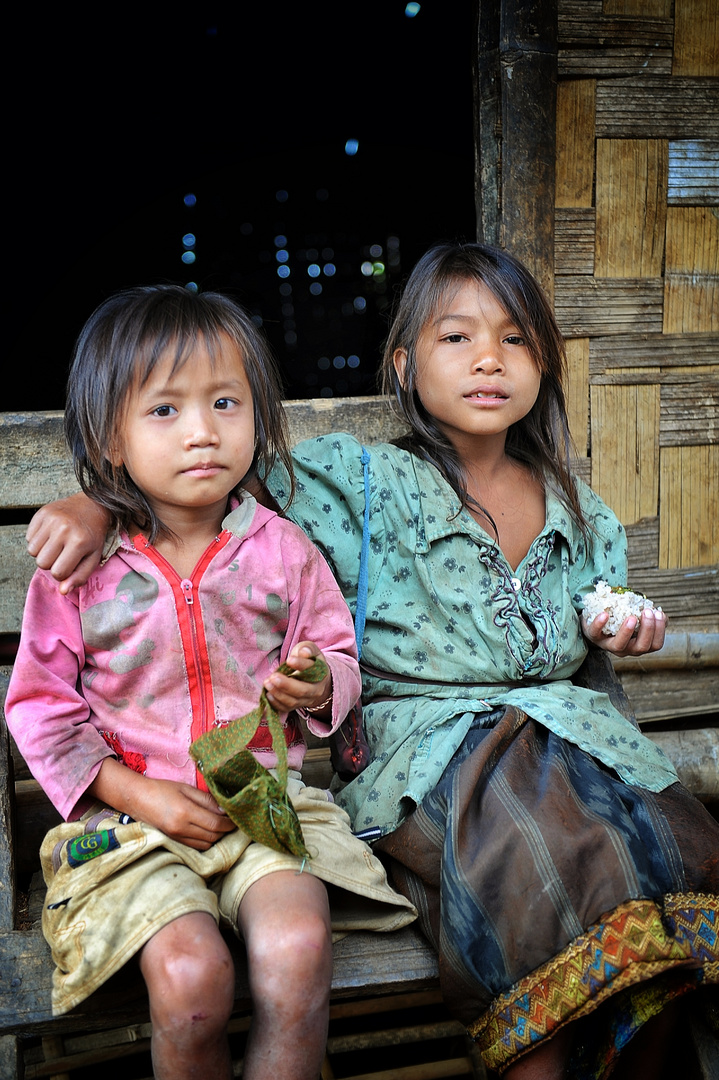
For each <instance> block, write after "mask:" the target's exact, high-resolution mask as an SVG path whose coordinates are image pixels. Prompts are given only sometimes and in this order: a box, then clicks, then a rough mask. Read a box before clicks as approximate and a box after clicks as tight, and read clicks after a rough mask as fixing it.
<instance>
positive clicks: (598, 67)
mask: <svg viewBox="0 0 719 1080" xmlns="http://www.w3.org/2000/svg"><path fill="white" fill-rule="evenodd" d="M557 70H558V72H559V75H560V76H562V75H564V76H568V77H570V78H575V79H576V78H580V77H583V78H594V79H607V78H611V77H616V78H622V77H623V78H627V77H629V76H631V75H663V76H665V77H668V76H670V75H671V71H672V50H671V47H670V46H667V45H662V44H657V45H625V46H621V45H613V46H612V45H609V46H607V47H602V48H598V47H597V46H596V45H595V44H593V43H592V42H591V41H588V42H586V43H584V44H583V45H579V44H577V45H567V46H564V47H562V46H560V48H559V53H558V56H557Z"/></svg>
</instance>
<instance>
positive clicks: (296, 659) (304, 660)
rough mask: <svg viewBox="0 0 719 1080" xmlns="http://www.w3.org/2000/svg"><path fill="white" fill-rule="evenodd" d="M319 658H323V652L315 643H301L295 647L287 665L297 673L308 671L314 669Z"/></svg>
mask: <svg viewBox="0 0 719 1080" xmlns="http://www.w3.org/2000/svg"><path fill="white" fill-rule="evenodd" d="M318 656H322V652H321V651H320V649H318V648H317V646H316V645H315V643H314V641H300V642H298V643H297V645H294V646H293V648H292V650H291V652H290V654H289V656H288V657H287V663H288V664H290V665H291V666H292V667H294V668H296V669H297V671H306V670H307V668H309V667H312V665H313V664H314V662H315V660H316V659H317V657H318Z"/></svg>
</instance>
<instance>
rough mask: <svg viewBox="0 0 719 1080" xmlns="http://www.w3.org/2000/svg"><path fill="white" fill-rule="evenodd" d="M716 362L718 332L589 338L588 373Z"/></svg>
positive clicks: (717, 362) (718, 360)
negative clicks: (716, 333) (630, 367)
mask: <svg viewBox="0 0 719 1080" xmlns="http://www.w3.org/2000/svg"><path fill="white" fill-rule="evenodd" d="M709 364H719V336H717V335H715V334H691V335H687V334H651V335H648V334H626V335H623V336H622V337H594V338H591V339H590V342H589V376H590V378H592V377H593V376H597V375H603V374H605V373H606V372H608V371H612V370H615V369H616V368H624V367H627V365H631V366H632V367H633V368H640V367H648V368H655V369H656V368H657V366H658V365H661V368H662V369H666V368H673V367H682V368H690V367H694V366H700V365H709Z"/></svg>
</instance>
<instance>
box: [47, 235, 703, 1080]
mask: <svg viewBox="0 0 719 1080" xmlns="http://www.w3.org/2000/svg"><path fill="white" fill-rule="evenodd" d="M563 374H564V350H563V344H562V340H561V337H560V334H559V331H558V329H557V326H556V323H555V321H554V318H553V315H552V313H551V310H550V308H549V306H548V304H547V302H546V300H545V298H544V296H543V294H542V293H541V290H540V289H539V287H538V285H537V284H536V282H535V281H534V279H533V278H532V277H531V275H530V274H529V273H528V272H527V270H526V269H525V268H524V267H523V266H521V264H519V263H518V262H517V261H516V260H514V259H513V258H512V257H511V256H509V255H508V254H507V253H505V252H503V251H500V250H496V249H493V248H489V247H485V246H481V245H477V244H467V245H442V246H439V247H437V248H434V249H432V250H431V251H430V252H428V253H427V255H425V256H424V257H423V258H422V259H421V260H420V262H419V264H418V265H417V267H416V268H415V270H414V271H413V273H412V275H411V276H410V279H409V282H408V284H407V287H406V289H405V292H404V295H403V297H402V300H401V302H400V304H399V306H398V309H397V312H396V315H395V318H394V321H393V324H392V327H391V331H390V335H389V339H388V342H387V346H386V349H385V356H384V388H385V390H386V391H387V392H388V393H389V394H390V395H391V397H392V398H393V400H394V402H395V405H396V407H397V409H398V410H399V413H400V416H401V417H402V418H403V419H404V420H405V421H406V423H407V426H408V432H407V434H406V435H405V436H404V437H403V438H401V439H399V440H397V441H396V442H395V443H393V444H387V445H381V446H375V447H372V448H371V459H370V463H369V468H370V474H371V483H370V518H369V521H370V533H371V544H370V562H369V585H368V600H367V621H366V628H365V634H364V639H363V648H362V669H363V700H364V702H365V709H364V722H365V726H366V729H367V733H368V737H369V741H370V745H371V748H372V751H373V761H372V762H371V764H370V766H369V767H368V768H367V769H366V770H365V772H364V773H362V774H361V775H360V776H359V777H358V778H356V779H355V780H354V781H353V782H352V783H350V784H349V785H347V786H346V787H345V788H344V789H343V790H342V791H341V792H339V793H338V795H337V798H338V801H340V802H341V804H342V805H343V806H344V807H345V808H346V809H347V810H348V812H349V813H350V816H351V817H352V819H353V821H354V824H355V828H356V829H357V830H360V831H362V832H363V833H364V834H365V835H366V836H368V837H370V838H377V839H376V850H379V851H381V852H382V853H383V857H384V858H385V859H386V860H387V861H388V862H389V864H390V865H391V870H392V876H393V880H394V883H395V885H396V886H397V887H398V888H400V889H401V891H402V892H404V893H405V895H407V896H408V897H410V898H411V899H412V900H413V902H414V903H415V904H416V907H417V909H418V910H419V912H420V918H421V920H422V926H423V929H424V931H425V933H426V934H427V936H428V937H429V940H430V941H431V942H432V943H433V945H434V947H435V948H436V949H437V951H438V953H439V956H440V972H441V982H442V989H443V993H444V996H445V1000H446V1001H447V1003H448V1005H449V1007H450V1008H451V1009H452V1010H453V1012H454V1013H455V1015H456V1016H458V1017H459V1018H460V1019H461V1020H462V1021H463V1022H464V1023H465V1024H466V1025H467V1028H468V1030H469V1031H470V1033H471V1034H472V1035H473V1036H474V1037H475V1039H476V1040H477V1043H478V1045H479V1046H480V1048H481V1051H482V1054H483V1056H484V1060H485V1062H486V1064H487V1066H488V1068H489V1069H490V1070H492V1071H496V1072H499V1073H501V1074H503V1075H504V1076H506V1077H511V1078H512V1080H518V1078H520V1077H521V1078H523V1080H529V1078H534V1077H537V1078H539V1077H541V1078H542V1080H549V1078H553V1077H571V1078H572V1080H575V1078H577V1080H579V1078H585V1077H586V1078H588V1077H600V1076H607V1075H609V1072H610V1071H612V1070H615V1071H614V1075H615V1076H619V1075H626V1076H631V1077H632V1078H633V1080H638V1078H640V1077H642V1076H646V1077H657V1076H658V1075H660V1062H661V1060H662V1058H661V1055H662V1054H663V1053H664V1050H665V1048H666V1047H665V1043H664V1042H663V1041H662V1039H661V1038H659V1035H660V1034H661V1033H662V1032H664V1033H666V1032H668V1031H669V1030H670V1028H669V1026H668V1024H666V1023H664V1018H665V1017H668V1016H669V1014H670V1012H671V1011H672V1010H674V1009H675V1008H676V1007H677V1006H676V1004H675V1003H676V1002H678V1001H680V999H681V998H682V997H683V996H684V995H685V994H686V993H688V992H689V991H691V990H695V991H696V988H697V987H698V986H699V984H700V983H701V982H702V980H703V982H704V983H705V984H707V983H709V982H712V981H716V980H717V976H718V974H719V965H718V964H717V960H719V947H718V944H717V934H716V925H717V919H718V918H719V911H718V900H717V892H718V891H719V868H718V867H717V862H718V860H719V828H717V826H716V823H715V822H714V821H713V820H712V819H711V817H710V816H709V814H708V813H707V812H706V811H705V810H704V808H703V807H702V806H701V805H700V804H699V803H698V802H697V801H696V800H694V799H692V797H691V796H690V795H689V794H688V793H687V792H686V790H685V789H683V788H682V787H681V785H680V784H678V783H677V777H676V773H675V771H674V769H673V767H672V766H671V764H670V763H669V762H668V761H667V759H666V758H665V757H664V756H663V755H662V754H661V753H660V751H659V750H658V749H656V748H655V746H654V744H653V743H651V742H650V741H649V740H648V739H646V738H644V737H643V736H642V735H641V734H640V732H639V731H638V730H637V728H636V727H635V726H634V725H633V724H632V723H630V722H629V721H628V720H626V719H625V718H624V717H623V716H622V715H621V714H620V713H619V712H617V710H616V709H615V708H614V707H613V706H612V704H611V702H610V700H609V698H608V697H607V696H605V695H604V694H601V693H597V692H595V691H592V690H588V689H585V688H582V687H580V686H575V685H574V684H573V683H572V682H571V681H570V680H571V676H572V675H573V674H574V673H575V672H576V671H577V670H578V668H579V667H580V665H581V663H582V661H583V660H584V658H585V656H586V654H587V648H588V645H587V642H588V641H589V642H592V643H593V644H595V645H597V646H599V647H600V648H603V649H606V650H607V651H610V652H613V653H615V654H616V655H641V654H642V653H645V652H649V651H653V650H656V649H659V648H660V647H661V645H662V643H663V640H664V632H665V620H664V617H663V616H662V615H661V614H660V615H656V614H653V613H652V612H651V611H649V612H647V613H645V614H644V615H643V616H642V619H641V621H640V622H639V621H638V620H637V619H636V618H634V617H632V618H629V619H627V620H626V621H625V622H624V624H623V625H622V626H621V628H620V629H619V631H618V632H617V633H616V634H615V635H613V636H607V635H604V634H603V632H602V630H603V627H604V626H605V625H606V622H607V616H605V615H602V616H599V617H598V618H596V619H595V620H594V621H593V622H592V623H591V625H589V626H588V625H587V624H586V622H585V621H584V620H583V619H582V615H581V611H582V601H583V597H584V596H585V595H586V594H587V593H588V592H590V591H591V590H592V589H593V587H594V585H595V583H596V582H597V581H599V580H606V581H608V582H610V584H621V585H623V584H625V583H626V573H627V566H626V538H625V534H624V531H623V529H622V527H621V525H620V523H619V522H618V520H617V519H616V517H615V516H614V514H613V513H612V512H611V511H610V510H609V509H608V508H607V507H606V506H605V504H604V503H603V502H602V501H601V500H600V499H599V498H598V497H597V496H596V495H594V493H593V492H592V491H591V490H590V489H589V488H588V487H587V486H586V485H584V484H582V483H581V482H580V481H579V480H575V479H573V478H572V476H571V475H570V472H569V469H568V465H567V459H568V454H567V442H568V439H567V425H566V413H565V405H564V394H563ZM294 464H295V472H296V475H297V479H298V492H297V495H296V497H295V499H294V501H293V502H292V504H291V507H290V510H289V513H290V514H291V515H292V516H293V517H294V519H295V520H296V521H298V522H300V523H301V524H302V527H303V528H304V529H305V531H306V532H307V533H308V535H309V536H310V537H311V538H312V539H313V540H314V541H315V542H316V543H317V544H318V545H319V546H320V547H321V548H322V549H323V550H324V551H325V552H326V553H327V555H328V558H329V559H330V562H331V564H332V566H333V568H334V571H335V574H336V577H337V579H338V581H339V583H340V586H341V588H342V590H343V592H344V594H345V597H346V599H347V600H348V602H349V605H350V608H353V607H354V605H355V604H356V602H357V556H358V550H359V547H360V543H361V538H362V525H363V519H364V510H365V494H364V477H363V462H362V453H361V447H360V445H359V444H358V443H357V441H356V440H355V439H353V438H351V437H350V436H348V435H342V434H336V435H331V436H326V437H324V438H319V439H315V440H310V441H308V442H305V443H302V444H301V445H300V446H298V447H296V448H295V451H294ZM268 487H269V489H270V491H271V492H272V493H273V495H274V496H275V497H276V498H278V499H280V500H285V499H286V498H287V497H288V496H289V494H290V488H289V481H288V479H287V476H286V474H284V473H283V470H282V468H281V467H279V466H277V467H275V468H274V469H273V471H272V473H271V474H270V476H269V478H268ZM78 512H79V507H78V497H75V501H74V502H73V503H70V504H69V505H68V506H67V508H66V509H65V510H62V509H60V510H53V511H50V512H48V511H47V510H46V511H45V512H44V513H43V516H42V517H40V518H39V519H36V520H35V522H34V524H33V525H32V526H31V530H30V533H29V537H30V548H31V551H32V552H33V553H34V554H35V555H36V557H37V558H38V560H39V561H40V564H41V565H44V566H48V567H52V569H53V572H54V573H55V574H56V575H57V576H58V578H60V579H65V582H64V585H63V587H64V588H71V587H72V585H73V583H74V582H75V581H77V580H79V579H81V578H82V576H83V575H84V574H85V573H86V568H84V569H83V568H81V569H80V571H79V573H78V572H73V567H74V565H75V563H77V561H78V559H79V558H80V557H81V556H83V555H85V554H86V553H87V552H90V551H91V549H96V548H97V537H98V536H99V534H100V532H101V529H99V528H98V526H97V524H95V523H93V519H92V517H91V516H90V515H88V514H87V512H86V510H83V511H82V516H83V517H84V518H85V520H86V521H87V525H86V526H83V527H81V528H80V527H74V526H72V524H71V522H72V518H73V516H74V515H75V514H76V513H78ZM58 523H59V525H58V527H59V528H60V529H61V531H62V535H60V536H57V535H55V534H54V533H55V527H56V524H58ZM90 533H94V534H95V539H92V538H90V537H89V534H90ZM66 542H67V543H66ZM65 545H66V546H65ZM63 547H64V550H63ZM87 557H88V558H89V559H90V561H93V560H94V559H95V558H96V557H97V556H96V554H90V555H88V556H87ZM662 1010H666V1011H665V1012H663V1015H662V1019H660V1020H659V1021H658V1023H659V1029H658V1031H657V1030H655V1031H654V1032H653V1038H652V1039H651V1040H650V1039H644V1040H643V1039H642V1038H638V1039H637V1040H636V1041H634V1042H631V1043H630V1041H631V1040H632V1037H633V1035H634V1034H635V1033H636V1032H637V1031H638V1030H639V1028H640V1027H641V1026H642V1025H643V1024H644V1023H645V1022H647V1021H650V1022H649V1023H647V1026H646V1028H645V1029H644V1031H645V1032H646V1033H652V1027H653V1026H654V1027H656V1024H653V1023H652V1022H651V1018H652V1017H656V1016H657V1014H658V1013H660V1012H661V1011H662ZM642 1042H644V1045H642ZM627 1044H630V1045H629V1048H628V1049H626V1051H625V1049H624V1048H625V1047H627ZM633 1048H634V1051H635V1052H633ZM620 1051H623V1052H622V1054H621V1057H620V1058H619V1063H618V1065H617V1058H618V1056H619V1053H620Z"/></svg>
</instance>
